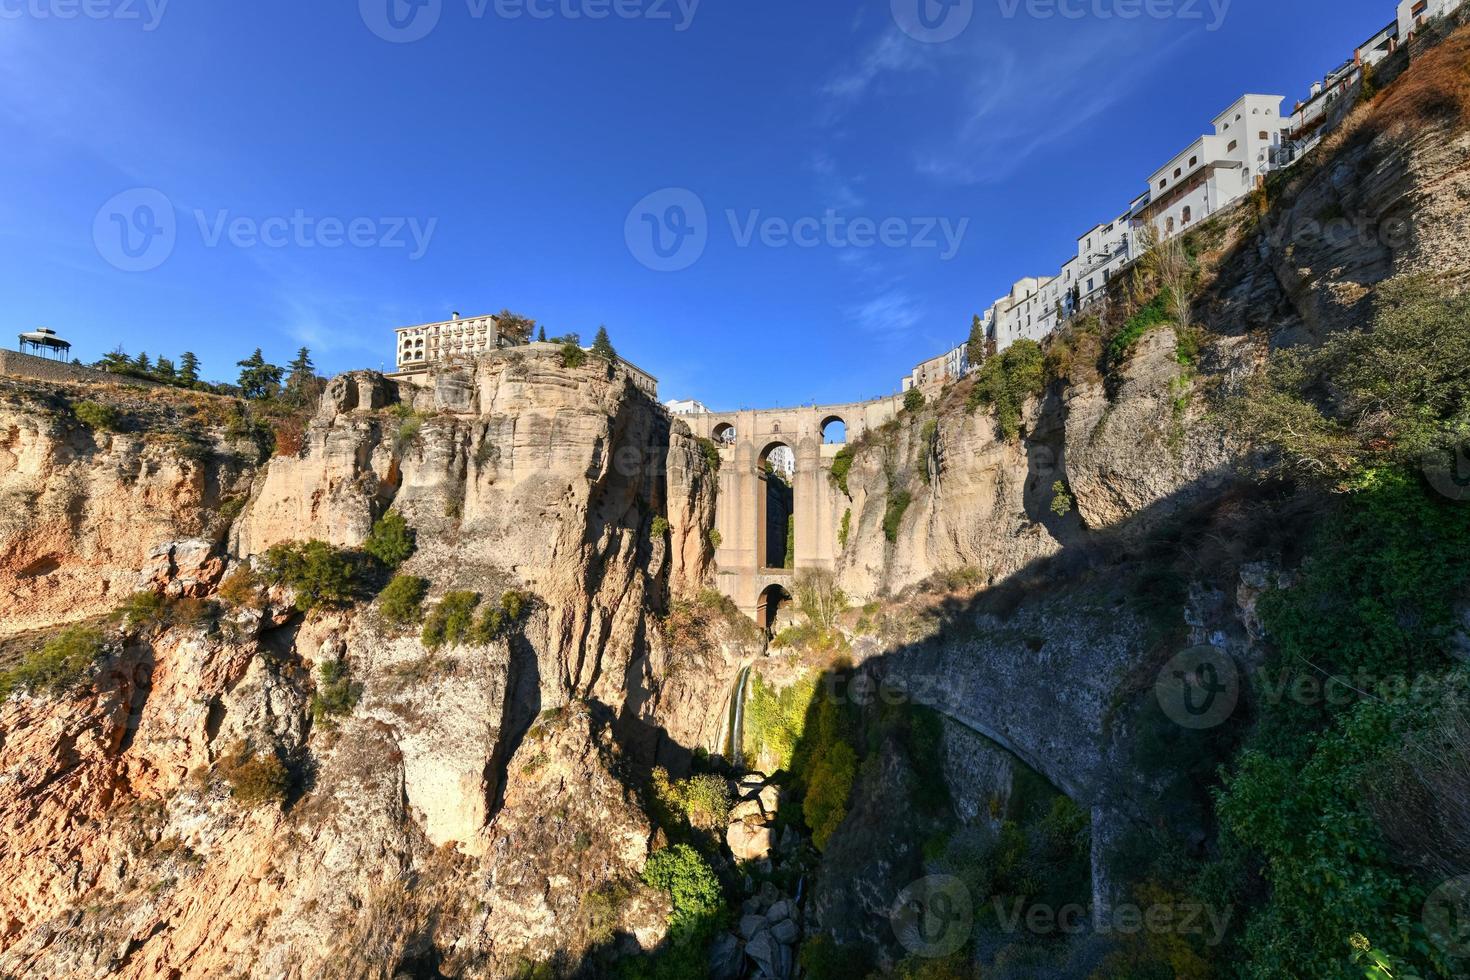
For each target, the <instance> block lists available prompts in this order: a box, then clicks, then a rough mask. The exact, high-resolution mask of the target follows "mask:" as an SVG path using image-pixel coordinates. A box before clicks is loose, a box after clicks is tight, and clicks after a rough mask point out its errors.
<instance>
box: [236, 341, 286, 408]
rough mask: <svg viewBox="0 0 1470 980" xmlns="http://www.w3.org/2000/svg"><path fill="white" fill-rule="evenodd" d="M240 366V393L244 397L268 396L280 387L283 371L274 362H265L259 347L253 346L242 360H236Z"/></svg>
mask: <svg viewBox="0 0 1470 980" xmlns="http://www.w3.org/2000/svg"><path fill="white" fill-rule="evenodd" d="M236 364H237V366H238V367H239V368H240V393H241V394H242V395H244V396H245V397H246V398H270V397H271V396H272V395H275V394H276V392H277V391H278V390H279V388H280V387H281V375H282V374H284V373H285V371H284V370H283V369H282V368H280V367H277V366H276V365H274V364H267V363H266V360H265V357H264V355H262V354H261V352H260V348H259V347H257V348H255V353H254V354H251V355H250V356H249V357H247V358H246V359H245V360H243V361H238V362H236Z"/></svg>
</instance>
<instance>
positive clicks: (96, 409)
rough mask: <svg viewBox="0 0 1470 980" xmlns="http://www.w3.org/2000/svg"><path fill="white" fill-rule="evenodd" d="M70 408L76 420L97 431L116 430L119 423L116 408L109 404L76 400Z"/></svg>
mask: <svg viewBox="0 0 1470 980" xmlns="http://www.w3.org/2000/svg"><path fill="white" fill-rule="evenodd" d="M71 410H72V414H73V415H75V416H76V417H77V420H78V421H80V422H81V423H82V424H83V425H85V426H87V428H89V429H95V430H97V431H99V432H116V431H117V430H118V427H119V426H120V425H121V419H119V417H118V414H117V409H115V408H113V407H112V406H111V405H103V404H100V403H98V402H77V403H76V404H75V405H73V406H72V408H71Z"/></svg>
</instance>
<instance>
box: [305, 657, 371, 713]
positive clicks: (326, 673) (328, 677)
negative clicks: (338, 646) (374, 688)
mask: <svg viewBox="0 0 1470 980" xmlns="http://www.w3.org/2000/svg"><path fill="white" fill-rule="evenodd" d="M361 698H362V685H361V684H358V683H356V682H355V681H353V679H352V674H351V671H349V670H348V667H347V664H346V663H345V662H344V661H341V660H326V661H323V662H322V664H321V666H320V667H318V668H317V688H316V693H315V694H313V695H312V697H311V716H312V719H313V720H314V721H315V722H316V723H317V724H318V725H320V724H323V723H330V722H331V719H334V718H340V717H342V716H344V715H350V714H352V709H353V708H355V707H357V702H358V701H359V700H360V699H361Z"/></svg>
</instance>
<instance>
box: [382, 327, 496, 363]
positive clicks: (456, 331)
mask: <svg viewBox="0 0 1470 980" xmlns="http://www.w3.org/2000/svg"><path fill="white" fill-rule="evenodd" d="M395 332H396V333H397V335H398V355H397V364H398V370H399V371H400V372H414V371H422V370H424V369H426V368H427V367H428V366H429V365H430V364H433V363H435V362H437V361H441V360H443V359H444V358H446V357H451V356H455V355H466V356H471V357H472V356H474V355H476V354H483V353H485V352H486V351H491V350H497V349H499V348H501V347H508V346H510V343H509V342H508V341H506V340H505V339H504V338H502V337H501V334H500V328H499V321H498V320H497V319H496V318H495V317H494V316H476V317H469V318H468V319H461V318H460V315H459V314H458V313H454V314H451V315H450V317H449V319H448V320H441V321H439V322H438V323H421V324H418V325H417V326H412V327H399V328H398V329H397V330H396V331H395Z"/></svg>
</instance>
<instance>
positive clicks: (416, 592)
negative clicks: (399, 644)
mask: <svg viewBox="0 0 1470 980" xmlns="http://www.w3.org/2000/svg"><path fill="white" fill-rule="evenodd" d="M428 593H429V580H428V579H423V578H419V577H418V576H416V575H395V576H393V580H392V581H391V582H389V583H388V586H387V587H386V588H385V589H383V591H382V592H381V593H379V595H378V602H379V610H380V611H381V612H382V614H383V618H384V619H386V620H388V622H390V623H393V624H395V625H398V626H411V625H413V624H414V623H417V622H418V621H419V620H421V619H423V617H424V608H423V602H424V596H426V595H428Z"/></svg>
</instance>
